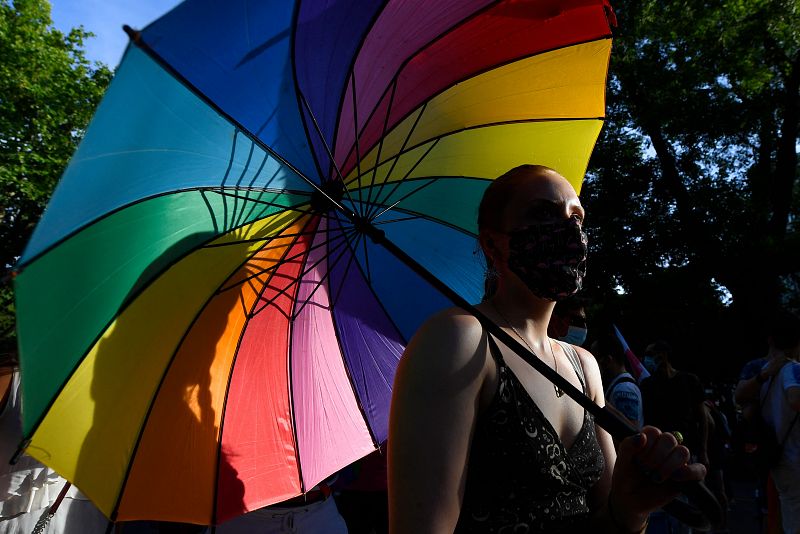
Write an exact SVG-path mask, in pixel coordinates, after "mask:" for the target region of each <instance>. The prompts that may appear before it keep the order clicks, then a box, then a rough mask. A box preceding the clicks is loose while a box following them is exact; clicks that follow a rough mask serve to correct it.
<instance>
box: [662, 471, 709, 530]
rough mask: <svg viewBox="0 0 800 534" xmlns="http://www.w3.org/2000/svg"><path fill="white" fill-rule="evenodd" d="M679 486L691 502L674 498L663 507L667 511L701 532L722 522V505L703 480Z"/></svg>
mask: <svg viewBox="0 0 800 534" xmlns="http://www.w3.org/2000/svg"><path fill="white" fill-rule="evenodd" d="M677 487H678V490H679V491H680V492H681V493H682V494H683V495H685V496H686V497H687V498H688V499H689V502H685V501H681V500H678V499H674V500H673V501H672V502H669V503H667V504H666V505H665V506H664V507H663V510H664V511H665V512H667V513H668V514H669V515H671V516H672V517H674V518H675V519H677V520H678V521H680V522H681V523H684V524H686V525H688V526H690V527H692V528H693V529H694V530H699V531H701V532H707V531H709V530H711V529H712V528H713V527H716V526H719V525H720V524H722V507H721V506H720V504H719V502H718V501H717V498H716V497H714V494H713V493H711V490H709V489H708V488H707V487H706V485H705V484H703V482H702V481H700V480H695V481H692V482H684V483H681V484H678V485H677Z"/></svg>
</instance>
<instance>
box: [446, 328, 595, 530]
mask: <svg viewBox="0 0 800 534" xmlns="http://www.w3.org/2000/svg"><path fill="white" fill-rule="evenodd" d="M561 346H562V347H563V348H564V352H565V353H566V354H567V357H568V358H569V360H570V362H571V363H572V365H573V367H574V368H575V372H576V373H577V375H578V378H579V379H580V382H581V386H582V387H583V390H584V392H585V391H586V385H585V378H584V375H583V368H582V367H581V365H580V361H579V360H578V354H577V353H576V352H575V349H574V348H572V346H570V345H567V344H561ZM489 348H490V351H491V353H492V356H493V357H494V359H495V361H496V362H497V366H498V370H499V377H498V386H497V391H496V393H495V396H494V398H493V399H492V402H491V404H490V405H489V407H488V408H487V409H486V411H485V412H484V413H482V414H480V415H479V416H478V421H477V423H476V428H475V434H474V436H473V439H472V447H471V450H470V455H469V466H468V469H467V481H466V487H465V492H464V501H463V504H462V507H461V515H460V516H459V519H458V524H457V525H456V530H455V532H457V533H473V532H480V533H497V534H525V533H535V532H542V533H544V532H547V533H552V532H574V531H577V530H581V529H580V528H579V525H580V524H581V523H583V522H585V521H586V520H587V519H588V518H589V507H588V504H587V501H586V500H587V493H588V491H589V489H590V488H591V487H592V486H594V485H595V484H596V483H597V481H598V480H599V479H600V475H601V474H602V472H603V467H604V459H603V453H602V451H601V449H600V444H599V443H598V442H597V435H596V434H595V430H594V418H593V417H592V416H591V415H590V414H589V413H588V412H586V411H585V410H584V417H583V425H582V427H581V429H580V431H579V432H578V435H577V436H576V438H575V442H574V443H573V444H572V446H571V447H570V448H569V449H567V448H566V447H564V444H563V443H562V442H561V440H560V439H559V437H558V434H557V433H556V431H555V429H554V428H553V426H552V425H551V424H550V421H548V420H547V418H545V416H544V414H542V412H541V410H539V407H538V406H537V405H536V403H535V402H534V401H533V399H532V398H531V397H530V395H528V392H527V391H526V390H525V388H524V387H523V385H522V383H520V381H519V379H517V377H516V375H514V373H513V372H512V371H511V369H509V368H508V366H507V365H506V363H505V361H504V360H503V356H502V355H501V353H500V349H499V348H498V347H497V344H496V343H495V341H494V339H492V337H491V336H489Z"/></svg>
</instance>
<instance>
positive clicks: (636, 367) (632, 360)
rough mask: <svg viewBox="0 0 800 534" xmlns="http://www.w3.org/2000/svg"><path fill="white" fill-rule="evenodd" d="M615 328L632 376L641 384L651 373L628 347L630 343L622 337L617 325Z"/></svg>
mask: <svg viewBox="0 0 800 534" xmlns="http://www.w3.org/2000/svg"><path fill="white" fill-rule="evenodd" d="M613 326H614V334H616V336H617V339H618V340H619V343H620V345H622V350H623V351H625V357H626V358H628V365H629V366H630V368H631V374H632V375H633V377H634V378H635V379H636V381H637V382H639V383H640V384H641V383H642V380H644V379H645V378H647V377H648V376H650V373H649V372H648V371H647V369H645V368H644V365H642V362H641V361H639V358H637V357H636V355H635V354H634V353H633V351H632V350H631V348H630V347H629V346H628V342H627V341H625V338H624V337H622V332H620V331H619V328H617V325H613Z"/></svg>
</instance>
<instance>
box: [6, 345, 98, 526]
mask: <svg viewBox="0 0 800 534" xmlns="http://www.w3.org/2000/svg"><path fill="white" fill-rule="evenodd" d="M21 400H22V399H21V392H20V376H19V366H18V363H17V358H16V354H14V353H5V354H2V355H0V534H18V533H19V534H22V533H24V534H29V533H30V532H33V530H34V527H35V526H36V524H37V523H38V522H39V521H40V520H43V522H44V519H45V518H46V517H47V514H48V511H49V510H50V507H51V506H52V505H53V504H54V503H55V502H56V501H57V500H58V498H59V495H60V494H61V493H62V492H63V491H64V490H65V489H66V492H65V493H64V494H63V499H62V500H61V501H59V504H58V506H57V509H56V511H55V514H54V515H53V517H52V518H50V519H49V522H47V523H46V526H45V527H44V529H43V530H41V532H42V533H44V534H48V533H51V534H72V533H74V534H95V533H98V534H99V533H103V532H106V529H107V528H108V526H109V522H108V519H106V518H105V517H104V516H103V514H102V513H100V511H99V510H98V509H97V508H95V506H94V504H92V502H91V501H89V499H88V498H87V497H86V496H85V495H83V494H82V493H81V492H80V491H78V488H76V487H75V486H69V487H67V486H66V484H67V481H66V480H64V479H63V478H61V477H60V476H58V474H56V472H55V471H53V470H52V469H50V468H49V467H46V466H44V465H42V464H41V463H39V462H38V461H37V460H35V459H34V458H32V457H30V456H28V455H27V454H22V455H20V456H19V458H18V459H17V461H16V463H14V464H10V463H9V461H10V460H11V458H12V457H13V456H14V455H15V453H16V450H17V447H18V446H19V444H20V441H22V420H21V418H20V407H21Z"/></svg>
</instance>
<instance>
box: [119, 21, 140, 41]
mask: <svg viewBox="0 0 800 534" xmlns="http://www.w3.org/2000/svg"><path fill="white" fill-rule="evenodd" d="M122 30H123V31H124V32H125V33H127V34H128V38H129V39H130V40H131V41H133V42H134V43H136V44H139V41H141V40H142V32H140V31H137V30H134V29H133V28H131V27H130V26H128V25H127V24H123V25H122Z"/></svg>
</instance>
